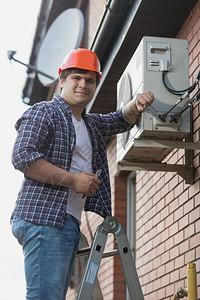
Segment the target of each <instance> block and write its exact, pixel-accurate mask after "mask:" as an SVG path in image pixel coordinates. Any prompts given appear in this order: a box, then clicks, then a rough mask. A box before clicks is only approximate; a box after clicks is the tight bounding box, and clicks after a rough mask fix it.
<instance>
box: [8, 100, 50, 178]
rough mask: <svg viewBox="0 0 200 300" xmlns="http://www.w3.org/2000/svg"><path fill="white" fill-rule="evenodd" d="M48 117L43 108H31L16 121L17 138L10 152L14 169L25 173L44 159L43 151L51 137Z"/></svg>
mask: <svg viewBox="0 0 200 300" xmlns="http://www.w3.org/2000/svg"><path fill="white" fill-rule="evenodd" d="M50 125H51V122H50V116H49V114H48V112H47V111H46V109H45V107H44V106H37V105H36V106H33V107H31V108H30V109H28V110H27V111H26V112H25V113H24V114H23V115H22V117H21V118H20V119H19V120H18V121H17V123H16V125H15V128H16V130H17V133H18V135H17V138H16V141H15V144H14V148H13V152H12V163H13V165H14V167H15V169H17V170H20V171H21V172H25V170H26V169H27V168H28V167H29V166H30V165H32V164H33V163H34V162H35V161H36V160H37V159H39V158H42V157H43V158H44V157H45V155H44V149H45V146H46V145H47V144H48V140H49V137H50V135H51V131H52V129H51V126H50Z"/></svg>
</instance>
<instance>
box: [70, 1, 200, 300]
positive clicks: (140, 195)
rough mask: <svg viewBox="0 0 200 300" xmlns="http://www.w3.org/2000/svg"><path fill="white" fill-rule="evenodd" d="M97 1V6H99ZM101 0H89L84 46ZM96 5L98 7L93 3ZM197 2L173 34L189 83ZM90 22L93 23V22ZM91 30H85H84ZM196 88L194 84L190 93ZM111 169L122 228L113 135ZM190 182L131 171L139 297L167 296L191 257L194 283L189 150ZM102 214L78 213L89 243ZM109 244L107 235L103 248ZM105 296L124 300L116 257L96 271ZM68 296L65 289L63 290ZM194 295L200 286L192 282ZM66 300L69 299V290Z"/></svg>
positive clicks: (197, 233)
mask: <svg viewBox="0 0 200 300" xmlns="http://www.w3.org/2000/svg"><path fill="white" fill-rule="evenodd" d="M99 5H100V7H99ZM104 5H105V1H104V0H101V1H95V0H91V1H90V7H89V36H88V37H89V43H88V45H90V43H91V41H92V39H93V37H94V34H95V32H96V28H97V26H98V24H99V22H100V16H101V15H102V13H103V10H104ZM97 7H98V8H97ZM199 16H200V1H199V2H198V4H197V5H196V7H195V8H194V9H193V11H192V12H191V13H190V15H189V17H188V19H187V20H186V22H185V24H184V25H183V26H182V28H181V30H180V32H179V34H178V36H177V37H178V38H187V39H188V40H189V43H190V44H189V52H190V54H189V61H190V83H192V82H194V79H195V78H196V76H197V72H198V71H199V65H200V46H199V45H200V44H199V41H200V19H199ZM91 24H92V26H91ZM95 24H96V25H95ZM90 30H91V31H90ZM195 93H197V89H195V91H194V93H193V95H194V94H195ZM199 115H200V105H199V104H195V105H193V140H194V141H195V142H199V140H200V129H199V125H200V117H199ZM107 151H108V159H109V170H110V174H111V190H112V201H113V203H112V209H113V215H115V216H116V217H117V218H118V220H119V221H120V222H121V224H122V225H123V226H124V227H125V228H126V177H125V176H122V175H120V176H117V177H116V176H115V174H116V140H115V139H113V140H111V141H110V143H109V145H108V148H107ZM184 155H185V152H184V151H183V150H174V151H173V152H172V153H171V154H170V155H169V156H168V157H167V159H166V162H167V163H177V162H179V163H184V159H185V157H184ZM193 163H194V168H195V172H194V176H195V183H194V184H193V185H188V184H186V183H185V181H184V180H183V178H182V177H180V176H179V175H178V174H177V173H165V172H137V174H136V192H137V201H136V267H137V270H138V274H139V278H140V282H141V285H142V289H143V293H144V296H145V300H154V299H156V300H161V299H172V298H171V297H172V295H173V294H174V292H175V291H177V290H178V288H180V287H181V286H182V287H187V280H186V279H187V278H186V272H187V263H189V262H195V263H196V267H197V276H198V278H197V280H198V282H199V283H200V242H199V241H200V193H199V191H200V155H199V151H194V156H193ZM100 222H102V218H101V217H98V216H97V215H95V214H93V213H90V212H87V213H85V212H84V213H83V219H82V226H81V230H82V232H83V233H84V234H85V235H86V237H87V239H88V241H89V244H90V243H91V241H92V238H93V235H94V233H95V230H96V227H97V225H98V224H99V223H100ZM113 248H114V240H113V237H112V236H109V238H108V242H107V245H106V250H110V249H113ZM98 274H99V275H98V278H99V281H100V285H101V288H102V292H103V297H104V299H105V300H117V299H119V300H123V299H125V282H124V277H123V272H122V269H121V264H120V261H119V258H118V257H115V258H106V259H103V260H102V264H101V267H100V270H99V273H98ZM69 295H70V292H69ZM198 295H199V297H200V286H198ZM67 299H69V300H70V299H75V296H73V295H72V294H71V297H70V296H67Z"/></svg>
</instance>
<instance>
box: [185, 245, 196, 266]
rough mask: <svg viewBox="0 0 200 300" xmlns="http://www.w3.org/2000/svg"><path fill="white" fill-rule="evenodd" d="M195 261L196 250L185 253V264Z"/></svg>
mask: <svg viewBox="0 0 200 300" xmlns="http://www.w3.org/2000/svg"><path fill="white" fill-rule="evenodd" d="M194 260H195V249H192V250H190V251H188V252H187V253H185V264H188V263H190V262H192V261H194Z"/></svg>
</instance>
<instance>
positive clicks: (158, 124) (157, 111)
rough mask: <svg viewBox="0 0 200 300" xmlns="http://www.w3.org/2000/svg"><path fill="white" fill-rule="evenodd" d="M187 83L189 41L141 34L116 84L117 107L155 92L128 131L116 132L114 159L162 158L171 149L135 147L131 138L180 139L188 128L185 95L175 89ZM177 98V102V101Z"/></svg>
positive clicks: (153, 159) (185, 134)
mask: <svg viewBox="0 0 200 300" xmlns="http://www.w3.org/2000/svg"><path fill="white" fill-rule="evenodd" d="M165 84H166V85H167V86H168V87H169V88H170V89H171V90H173V91H179V92H183V91H184V90H185V89H187V88H188V87H189V62H188V41H187V40H184V39H174V38H160V37H148V36H146V37H143V39H142V40H141V42H140V44H139V46H138V48H137V49H136V51H135V53H134V55H133V56H132V58H131V60H130V62H129V63H128V65H127V67H126V69H125V71H124V73H123V74H122V76H121V78H120V80H119V82H118V84H117V108H118V109H120V108H122V107H123V106H124V105H125V104H126V103H127V102H129V101H130V100H131V99H133V98H135V97H136V96H137V95H138V94H140V93H142V92H144V91H148V90H149V91H151V92H153V94H154V96H155V100H154V103H153V104H152V106H150V107H148V108H146V109H145V111H144V112H143V113H141V115H140V117H139V119H138V121H137V124H136V125H135V126H134V127H133V129H131V130H130V131H129V132H126V133H122V134H119V135H118V136H117V160H118V161H122V160H130V161H131V160H137V161H162V160H163V159H164V158H165V157H166V156H167V155H168V154H169V152H171V151H172V149H166V148H162V147H160V148H152V147H150V148H149V149H148V147H145V148H142V149H141V148H138V147H134V140H136V139H137V140H140V139H142V140H173V141H174V140H179V141H180V140H183V139H184V138H185V137H186V136H187V135H188V134H189V132H190V110H189V109H186V110H185V111H184V112H183V113H182V111H183V110H184V109H185V108H186V106H187V101H188V98H186V99H184V100H181V101H179V100H180V96H179V94H178V93H175V94H172V93H171V92H169V91H168V90H167V88H166V86H165ZM177 101H179V102H180V103H179V104H178V105H176V103H177Z"/></svg>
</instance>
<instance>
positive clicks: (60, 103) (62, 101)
mask: <svg viewBox="0 0 200 300" xmlns="http://www.w3.org/2000/svg"><path fill="white" fill-rule="evenodd" d="M53 100H54V101H55V102H56V103H57V104H58V106H60V107H61V108H62V109H63V110H64V112H65V113H66V114H71V112H72V109H71V107H70V106H69V104H68V103H67V102H66V101H65V99H63V98H62V97H61V96H60V95H58V94H54V96H53ZM85 114H86V108H85V109H84V111H83V112H82V118H83V119H84V118H85Z"/></svg>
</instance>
